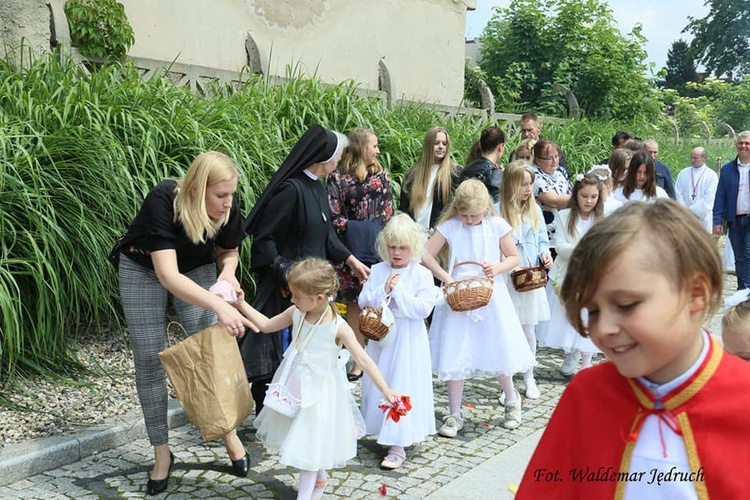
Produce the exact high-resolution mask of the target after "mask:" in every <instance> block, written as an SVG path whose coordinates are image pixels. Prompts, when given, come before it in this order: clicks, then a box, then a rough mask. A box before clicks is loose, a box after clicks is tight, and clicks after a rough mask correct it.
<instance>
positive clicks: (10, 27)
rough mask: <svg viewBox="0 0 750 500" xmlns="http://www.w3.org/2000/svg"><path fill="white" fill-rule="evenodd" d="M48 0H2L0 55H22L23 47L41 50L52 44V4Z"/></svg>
mask: <svg viewBox="0 0 750 500" xmlns="http://www.w3.org/2000/svg"><path fill="white" fill-rule="evenodd" d="M48 4H49V2H48V1H47V0H1V1H0V57H2V58H3V59H5V57H6V56H7V55H8V54H12V55H14V57H15V58H18V57H19V55H20V54H19V51H20V49H21V47H22V46H23V47H25V48H29V49H31V50H32V51H33V52H34V53H35V54H42V53H44V52H46V51H48V50H49V48H50V37H51V27H50V19H51V15H50V8H49V5H48Z"/></svg>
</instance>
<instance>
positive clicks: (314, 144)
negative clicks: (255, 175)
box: [240, 125, 370, 415]
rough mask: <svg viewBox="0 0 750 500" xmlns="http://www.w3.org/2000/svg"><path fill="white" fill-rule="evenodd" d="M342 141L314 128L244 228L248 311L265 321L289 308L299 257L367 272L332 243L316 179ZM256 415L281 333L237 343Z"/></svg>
mask: <svg viewBox="0 0 750 500" xmlns="http://www.w3.org/2000/svg"><path fill="white" fill-rule="evenodd" d="M347 143H348V140H347V138H346V136H344V135H343V134H339V133H338V132H333V131H331V130H328V129H325V128H323V127H321V126H320V125H314V126H312V127H311V128H310V129H308V130H307V132H305V133H304V134H303V135H302V137H300V139H299V140H298V141H297V144H295V145H294V147H293V148H292V151H291V152H290V153H289V156H287V157H286V159H285V160H284V162H283V163H282V164H281V167H280V168H279V170H278V171H277V172H276V173H275V174H274V176H273V177H272V178H271V181H270V182H269V184H268V186H267V187H266V189H265V190H264V191H263V193H262V194H261V195H260V198H259V199H258V201H257V202H256V204H255V206H254V207H253V209H252V211H251V212H250V215H248V217H247V220H246V222H245V232H246V233H247V234H248V235H249V236H252V237H253V243H252V247H251V262H250V270H251V271H252V272H254V273H256V282H257V285H258V287H257V291H258V293H257V295H256V297H255V300H254V301H253V303H252V306H253V307H254V308H256V309H257V310H258V311H260V312H262V313H263V314H265V315H266V316H268V317H272V316H275V315H276V314H279V313H280V312H282V311H284V310H286V309H287V308H288V307H289V306H291V301H290V298H291V297H290V295H289V291H288V289H287V283H286V278H285V275H286V271H287V270H288V269H289V267H290V266H291V265H292V263H293V262H294V261H295V260H298V259H300V258H302V257H320V258H322V259H327V260H329V261H331V262H333V263H334V264H339V263H341V262H346V264H347V265H348V266H349V267H350V268H351V269H352V270H353V271H354V273H355V274H356V275H357V276H358V277H359V279H360V280H362V281H364V280H366V279H367V276H368V275H369V273H370V270H369V268H368V267H367V266H365V265H364V264H363V263H362V262H360V261H359V260H358V259H357V258H356V257H355V256H354V255H352V253H351V252H350V251H349V250H348V249H347V248H346V246H345V245H344V244H343V243H342V242H341V241H340V240H339V239H338V237H337V236H336V233H335V231H334V229H333V226H332V225H331V211H330V206H329V204H328V192H327V191H326V188H325V186H324V185H323V182H322V181H321V179H325V178H326V177H328V175H329V174H330V173H331V172H333V171H334V170H335V169H336V165H337V164H338V161H339V158H340V157H341V152H342V150H343V149H344V148H345V147H346V146H347ZM240 352H241V353H242V359H243V361H244V363H245V371H246V372H247V378H248V380H249V381H250V382H252V383H253V385H252V393H253V399H254V400H255V412H256V415H257V414H258V413H259V412H260V410H261V408H262V407H263V398H264V397H265V393H266V385H267V384H268V383H270V382H271V378H272V377H273V374H274V372H275V371H276V368H278V366H279V364H280V363H281V358H282V355H283V346H282V336H281V332H275V333H272V334H263V333H252V332H248V333H247V334H246V335H245V337H244V339H242V341H241V343H240Z"/></svg>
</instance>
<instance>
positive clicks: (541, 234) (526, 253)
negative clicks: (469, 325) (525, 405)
mask: <svg viewBox="0 0 750 500" xmlns="http://www.w3.org/2000/svg"><path fill="white" fill-rule="evenodd" d="M501 187H502V195H501V196H500V201H501V212H500V213H501V215H502V216H503V218H504V219H505V220H506V221H508V222H509V223H510V225H511V226H512V227H513V241H514V243H515V245H516V250H518V257H519V258H520V260H521V263H520V267H529V266H538V265H539V264H540V262H541V264H542V265H543V266H544V267H545V268H547V269H549V268H551V267H552V255H551V254H550V251H549V239H548V238H547V228H546V227H545V225H544V216H543V215H542V209H541V208H540V207H539V205H538V204H537V203H536V202H535V201H534V196H532V193H533V190H534V169H533V168H532V167H531V165H529V164H527V163H526V162H525V161H523V160H517V161H514V162H512V163H511V164H510V165H508V167H507V168H506V169H505V172H504V174H503V183H502V186H501ZM508 281H509V282H508V292H509V293H510V298H511V300H512V301H513V305H514V306H515V308H516V313H518V319H519V320H520V321H521V327H522V328H523V333H524V334H525V335H526V340H527V341H528V343H529V348H530V349H531V352H532V353H533V354H534V356H536V331H535V329H536V325H537V323H539V322H540V321H547V320H549V303H548V302H547V294H546V292H545V291H544V288H537V289H536V290H530V291H527V292H517V291H516V289H515V288H514V287H513V284H512V283H511V282H510V280H508ZM523 378H524V382H525V385H526V397H527V398H529V399H538V398H539V396H540V395H541V394H540V393H539V388H538V387H537V385H536V380H535V379H534V367H533V366H532V367H530V368H529V369H528V370H526V372H525V373H524V375H523Z"/></svg>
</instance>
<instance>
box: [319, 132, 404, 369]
mask: <svg viewBox="0 0 750 500" xmlns="http://www.w3.org/2000/svg"><path fill="white" fill-rule="evenodd" d="M378 154H380V149H379V148H378V138H377V136H376V135H375V132H373V131H372V130H369V129H365V128H355V129H354V130H352V131H351V133H350V134H349V146H348V147H347V148H346V149H345V150H344V153H343V156H342V157H341V161H340V162H339V167H338V170H336V171H335V172H333V173H332V174H331V176H330V177H329V179H328V201H329V202H330V204H331V215H332V217H333V219H332V221H331V222H332V224H333V227H334V229H335V230H336V233H337V234H338V236H339V238H341V241H343V242H344V243H345V244H346V245H347V247H348V248H349V249H350V250H351V251H352V253H353V254H354V255H356V256H357V258H358V259H360V260H361V261H362V262H364V263H365V264H366V265H372V264H375V263H376V262H378V261H379V260H380V259H379V257H378V255H377V252H376V249H375V238H376V237H377V234H378V233H379V232H380V229H381V228H382V227H383V225H385V223H386V222H388V221H389V220H390V218H391V215H393V194H392V192H391V180H390V176H389V175H388V172H387V171H386V170H385V169H384V168H383V167H382V165H380V162H379V161H378V158H377V156H378ZM357 254H359V255H357ZM337 270H338V273H339V281H340V283H341V289H340V290H339V295H338V300H339V301H340V302H343V303H345V304H346V320H347V322H348V323H349V326H351V328H352V330H354V333H355V335H356V336H357V340H358V341H359V343H360V344H361V345H362V346H364V345H365V338H364V336H363V335H362V333H360V331H359V326H358V323H359V305H358V304H357V297H358V296H359V292H361V291H362V283H360V281H359V280H358V279H357V277H356V276H355V275H354V274H353V273H351V272H350V271H349V269H347V268H346V267H345V266H339V267H337ZM361 376H362V370H361V369H360V368H359V367H358V366H356V365H355V366H354V367H353V368H352V372H351V373H349V380H351V381H354V380H358V379H359V378H360V377H361Z"/></svg>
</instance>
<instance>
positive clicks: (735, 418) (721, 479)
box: [516, 200, 750, 500]
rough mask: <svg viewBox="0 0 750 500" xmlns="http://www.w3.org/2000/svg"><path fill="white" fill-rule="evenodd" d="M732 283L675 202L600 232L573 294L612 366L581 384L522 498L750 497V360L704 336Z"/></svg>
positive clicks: (573, 265) (540, 452) (574, 263)
mask: <svg viewBox="0 0 750 500" xmlns="http://www.w3.org/2000/svg"><path fill="white" fill-rule="evenodd" d="M721 289H722V271H721V259H720V257H719V254H718V250H717V248H716V245H715V243H714V242H713V241H711V239H710V236H708V235H707V234H706V232H705V230H704V229H703V228H702V227H701V226H700V224H699V222H698V220H697V219H696V218H695V216H693V215H692V214H691V213H690V212H689V211H687V210H686V209H684V208H682V207H680V206H678V205H677V204H676V203H675V202H673V201H671V200H659V201H657V202H656V203H654V204H652V205H647V204H645V203H630V204H627V205H626V206H624V207H622V208H620V209H618V210H617V211H615V212H614V213H613V214H612V215H610V216H609V217H607V218H606V219H604V220H602V221H600V222H597V223H596V224H595V225H594V226H593V227H592V228H591V229H590V230H589V231H588V233H587V234H586V235H585V236H584V237H583V238H582V240H581V241H580V242H579V244H578V246H577V247H576V249H575V250H574V251H573V254H572V256H571V259H570V263H569V268H568V273H567V276H566V278H565V282H564V283H563V286H562V290H561V296H562V301H563V302H564V304H565V308H566V311H567V314H568V316H569V318H570V320H571V323H572V324H573V326H575V327H576V329H577V330H578V331H579V332H580V333H581V334H582V335H590V336H591V339H592V340H593V342H594V343H595V344H596V346H597V347H599V348H600V349H601V350H602V352H604V354H605V355H606V356H607V358H608V359H609V360H610V362H607V363H602V364H600V365H598V366H596V367H593V368H591V369H588V370H583V371H582V372H580V373H579V374H578V375H576V377H575V378H574V379H573V380H572V381H571V383H570V384H569V386H568V387H567V389H566V390H565V392H564V393H563V395H562V398H561V399H560V402H559V404H558V406H557V408H556V409H555V411H554V413H553V414H552V418H551V419H550V422H549V425H548V426H547V429H546V431H545V432H544V435H543V436H542V439H541V441H540V443H539V445H538V446H537V449H536V451H535V452H534V455H533V456H532V458H531V461H530V463H529V465H528V467H527V469H526V472H525V474H524V477H523V480H522V482H521V486H520V488H519V491H518V494H517V495H516V498H517V499H521V500H523V499H534V500H538V499H544V498H554V499H555V500H558V499H574V498H575V499H588V498H596V499H604V498H627V499H630V498H633V499H644V498H648V499H649V500H651V499H655V498H664V499H675V498H680V499H682V498H709V496H710V497H712V498H722V499H724V498H744V497H745V496H746V492H747V491H748V489H749V487H748V486H747V481H748V479H749V478H750V435H749V434H750V433H749V431H750V425H749V422H748V418H750V417H749V416H750V364H748V363H746V362H744V361H742V360H740V359H739V358H737V357H735V356H731V355H729V354H726V353H725V352H724V351H723V350H722V348H721V347H720V346H719V345H718V344H717V343H716V342H715V341H713V340H712V338H711V335H709V334H708V332H706V331H704V330H703V329H702V328H701V325H702V323H703V321H704V320H705V318H706V317H707V316H708V315H710V314H712V313H713V312H714V311H715V310H716V307H717V305H718V304H719V302H720V299H721Z"/></svg>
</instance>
